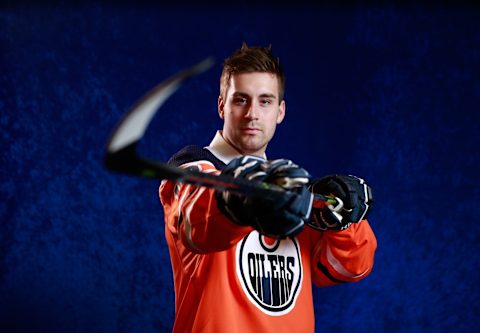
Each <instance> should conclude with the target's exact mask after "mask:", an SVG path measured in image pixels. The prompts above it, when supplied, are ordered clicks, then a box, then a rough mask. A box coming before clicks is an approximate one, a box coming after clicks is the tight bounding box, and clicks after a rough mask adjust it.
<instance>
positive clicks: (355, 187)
mask: <svg viewBox="0 0 480 333" xmlns="http://www.w3.org/2000/svg"><path fill="white" fill-rule="evenodd" d="M310 190H311V191H312V192H313V193H318V194H322V195H327V196H333V197H335V199H336V201H337V204H336V205H335V206H334V205H331V204H327V205H324V206H323V207H321V208H316V207H315V206H314V207H313V212H312V218H311V220H310V221H309V223H308V224H309V226H311V227H313V228H315V229H317V230H345V229H347V228H348V227H349V226H350V225H351V224H352V223H358V222H360V221H361V220H363V219H365V218H367V214H368V213H369V212H370V210H371V208H372V204H373V195H372V189H371V188H370V186H368V185H367V183H366V182H365V181H364V180H363V179H361V178H358V177H355V176H352V175H349V176H343V175H331V176H326V177H323V178H320V179H319V180H317V181H315V182H314V183H313V185H311V187H310Z"/></svg>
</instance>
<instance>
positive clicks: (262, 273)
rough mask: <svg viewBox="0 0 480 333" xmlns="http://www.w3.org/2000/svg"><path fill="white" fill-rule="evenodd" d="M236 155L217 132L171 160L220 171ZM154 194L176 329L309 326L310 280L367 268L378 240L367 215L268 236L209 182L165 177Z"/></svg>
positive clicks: (330, 280) (354, 275) (349, 277)
mask: <svg viewBox="0 0 480 333" xmlns="http://www.w3.org/2000/svg"><path fill="white" fill-rule="evenodd" d="M238 156H239V155H238V153H237V152H236V151H235V150H234V149H233V148H232V147H230V146H229V145H228V144H227V143H226V142H225V141H224V140H223V138H222V137H221V135H220V134H219V133H217V136H216V137H215V139H214V140H213V141H212V143H211V144H210V146H209V147H206V148H205V149H202V148H199V147H196V148H195V147H192V146H190V147H187V148H185V149H184V150H183V151H181V152H179V153H178V154H176V155H175V156H174V157H173V158H172V160H171V162H172V163H173V164H177V165H181V166H182V167H184V168H196V169H198V170H200V171H202V172H208V173H219V172H220V171H219V170H220V169H221V168H222V167H223V166H225V164H226V163H228V162H229V161H230V160H231V159H232V158H234V157H238ZM159 193H160V199H161V202H162V204H163V207H164V213H165V214H164V215H165V236H166V239H167V243H168V247H169V251H170V256H171V262H172V268H173V273H174V285H175V323H174V328H173V331H174V332H182V333H183V332H242V333H243V332H275V333H280V332H289V333H291V332H314V312H313V299H312V283H314V284H315V285H316V286H318V287H322V286H330V285H334V284H337V283H342V282H355V281H358V280H360V279H362V278H364V277H365V276H367V275H368V274H369V273H370V271H371V269H372V266H373V258H374V252H375V249H376V239H375V236H374V234H373V232H372V230H371V228H370V226H369V224H368V222H367V221H366V220H364V221H362V222H361V223H358V224H353V225H352V226H351V227H349V228H348V229H347V230H344V231H328V232H318V231H316V230H313V229H311V228H309V227H306V228H305V229H304V230H303V231H302V232H301V233H300V234H299V235H298V236H296V237H290V238H287V239H282V240H274V239H269V238H267V237H264V236H262V235H260V234H259V233H258V232H257V231H255V230H253V229H252V228H251V227H242V226H239V225H237V224H234V223H233V222H231V221H230V220H228V219H227V218H226V217H225V216H224V215H223V214H222V213H221V212H220V211H219V210H218V208H217V203H216V201H215V196H214V191H213V190H212V189H207V188H203V187H194V186H192V185H185V184H175V183H172V182H170V181H164V182H162V184H161V186H160V189H159Z"/></svg>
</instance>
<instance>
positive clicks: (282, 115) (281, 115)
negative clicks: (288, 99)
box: [277, 100, 287, 124]
mask: <svg viewBox="0 0 480 333" xmlns="http://www.w3.org/2000/svg"><path fill="white" fill-rule="evenodd" d="M286 109H287V105H286V104H285V100H282V101H281V102H280V105H279V106H278V115H277V124H280V123H281V122H282V121H283V118H285V110H286Z"/></svg>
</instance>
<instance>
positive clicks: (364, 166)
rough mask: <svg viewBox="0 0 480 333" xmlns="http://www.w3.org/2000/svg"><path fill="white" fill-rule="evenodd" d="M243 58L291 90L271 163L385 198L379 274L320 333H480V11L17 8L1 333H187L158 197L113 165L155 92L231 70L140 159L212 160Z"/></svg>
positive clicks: (6, 148)
mask: <svg viewBox="0 0 480 333" xmlns="http://www.w3.org/2000/svg"><path fill="white" fill-rule="evenodd" d="M243 41H246V42H248V43H249V44H251V45H268V44H272V45H273V50H274V52H275V53H276V54H277V55H278V56H280V57H281V60H282V62H283V65H284V67H285V70H286V74H287V93H286V100H287V117H286V119H285V122H284V124H282V125H281V126H280V127H279V129H278V132H277V136H276V138H275V139H274V140H273V141H272V143H271V147H270V150H269V157H271V158H276V157H285V158H290V159H292V160H294V161H296V162H297V163H299V164H300V165H302V166H304V167H305V168H306V169H308V170H309V171H310V172H311V173H312V174H313V175H315V176H321V175H325V174H329V173H333V172H340V173H353V174H356V175H361V176H363V177H365V178H366V179H368V180H369V182H370V183H371V185H372V186H373V188H374V189H375V194H376V207H375V210H374V212H373V213H372V215H371V218H370V220H371V225H372V226H373V229H374V231H375V233H376V235H377V238H378V252H377V256H376V263H375V268H374V270H373V272H372V274H371V276H370V277H368V278H367V279H366V280H364V281H361V282H360V283H357V284H352V285H341V286H336V287H332V288H326V289H316V290H315V291H314V294H315V295H314V296H315V316H316V320H317V331H318V332H333V331H335V332H338V333H340V332H349V333H352V332H472V331H475V330H478V325H479V323H480V320H479V318H480V316H479V315H480V311H479V297H480V292H479V289H478V281H479V280H480V276H479V275H480V274H479V268H480V265H479V256H478V249H479V246H478V242H479V231H480V227H479V222H478V218H479V216H480V209H479V204H478V201H479V200H480V191H479V189H478V188H479V185H480V184H479V181H478V169H479V162H480V158H479V143H480V140H479V130H480V129H479V125H478V120H479V104H480V80H479V77H480V12H479V8H478V7H474V6H443V5H442V6H441V5H437V6H420V5H417V6H414V5H410V6H403V7H395V6H353V5H350V6H346V7H334V6H318V7H312V6H309V5H307V4H302V3H300V4H297V5H295V6H294V5H280V6H274V5H273V3H270V4H267V5H263V6H258V5H256V6H253V5H252V3H248V2H240V3H239V4H238V5H237V6H233V5H232V6H223V7H220V6H213V5H207V6H201V5H191V4H190V5H189V6H188V7H182V6H179V5H178V6H173V5H170V6H166V5H161V6H160V5H157V6H154V5H151V4H147V3H144V4H141V5H133V4H123V5H113V4H108V3H107V4H88V5H75V6H74V5H61V4H59V5H54V4H50V5H32V4H30V5H28V4H18V3H17V4H10V5H2V6H1V7H0V47H1V53H0V66H1V67H0V145H1V162H0V198H1V200H0V219H1V229H0V332H168V331H169V330H170V329H171V327H172V323H173V315H174V294H173V285H172V271H171V267H170V261H169V256H168V251H167V247H166V244H165V241H164V231H163V211H162V207H161V205H160V203H159V202H158V199H157V186H158V182H156V181H151V180H145V179H138V178H132V177H129V176H123V175H118V174H112V173H109V172H107V171H106V170H105V169H104V168H103V166H102V156H103V147H104V144H105V142H106V140H107V138H108V136H109V133H110V130H111V129H112V128H113V126H114V125H115V123H116V122H117V121H118V120H119V118H120V117H121V115H122V114H124V112H125V111H127V110H128V108H129V107H130V106H131V105H132V104H133V103H134V102H135V101H136V100H137V99H138V98H139V97H141V96H142V95H143V94H144V93H145V92H146V91H147V90H149V89H150V88H152V87H153V86H154V85H155V84H157V83H158V82H160V81H161V80H163V79H164V78H166V77H167V76H169V75H171V74H173V73H175V72H177V71H178V70H180V69H183V68H184V67H186V66H189V65H192V64H193V63H196V62H197V61H199V60H201V59H203V58H204V57H206V56H214V57H215V58H216V59H217V63H216V66H215V67H214V69H212V70H210V71H209V72H208V73H206V74H203V75H201V76H199V77H196V78H194V79H193V80H192V81H189V82H188V83H187V84H186V85H185V86H183V87H182V89H181V90H180V91H179V92H178V93H177V94H175V95H174V96H173V97H172V98H171V99H170V100H169V101H168V102H167V103H166V105H165V108H164V109H163V110H162V112H161V113H160V114H158V115H157V116H156V117H155V119H154V121H153V122H152V124H151V127H150V128H149V131H148V133H147V135H146V137H145V138H144V139H143V141H142V143H141V146H140V149H141V151H142V154H145V155H148V156H150V157H154V158H158V159H167V158H168V157H169V156H170V155H171V154H173V153H174V152H175V151H177V150H178V149H179V148H181V147H183V146H184V145H186V144H191V143H197V144H204V145H206V144H208V143H209V141H210V140H211V138H212V136H213V134H214V131H215V130H216V129H218V128H220V126H221V122H220V120H219V119H218V118H217V115H216V98H217V95H218V77H219V74H220V70H221V62H222V60H223V59H224V58H225V57H226V56H228V55H229V54H230V53H231V52H232V51H233V50H234V49H235V48H237V47H239V46H240V45H241V43H242V42H243Z"/></svg>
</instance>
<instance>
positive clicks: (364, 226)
mask: <svg viewBox="0 0 480 333" xmlns="http://www.w3.org/2000/svg"><path fill="white" fill-rule="evenodd" d="M310 232H312V233H317V234H319V235H317V237H316V240H315V241H316V246H315V249H314V254H313V257H312V271H313V274H312V275H313V281H314V283H315V285H316V286H317V287H324V286H330V285H334V284H338V283H343V282H356V281H359V280H361V279H363V278H365V277H366V276H368V275H369V274H370V272H371V271H372V268H373V262H374V254H375V250H376V248H377V240H376V238H375V235H374V234H373V231H372V229H371V228H370V225H369V223H368V221H367V220H363V221H362V222H361V223H355V224H352V225H351V226H350V227H349V228H347V229H345V230H342V231H326V232H318V231H314V230H310Z"/></svg>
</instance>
